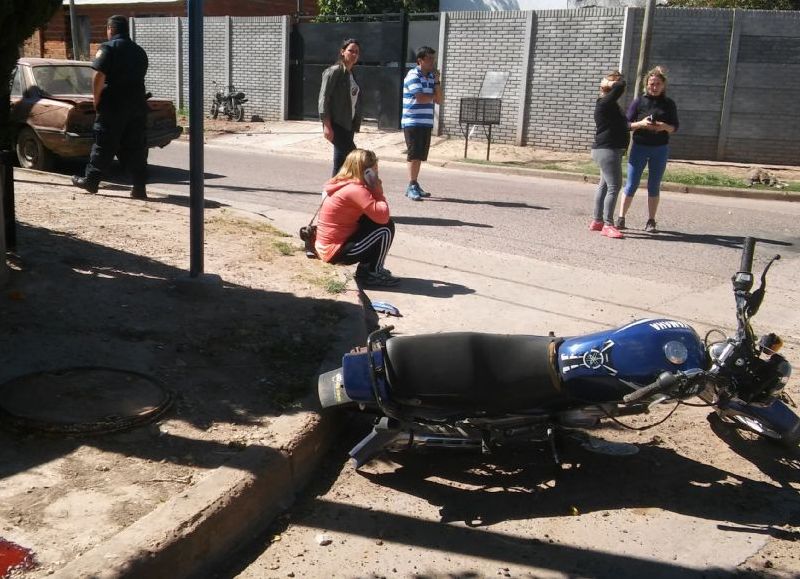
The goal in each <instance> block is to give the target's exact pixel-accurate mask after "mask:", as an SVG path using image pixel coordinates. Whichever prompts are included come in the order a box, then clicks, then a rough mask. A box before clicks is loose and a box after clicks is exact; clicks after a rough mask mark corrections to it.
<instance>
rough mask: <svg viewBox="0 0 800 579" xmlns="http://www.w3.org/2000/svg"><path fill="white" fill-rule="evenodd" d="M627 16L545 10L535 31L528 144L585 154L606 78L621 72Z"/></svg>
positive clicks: (539, 14) (619, 12)
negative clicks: (578, 151)
mask: <svg viewBox="0 0 800 579" xmlns="http://www.w3.org/2000/svg"><path fill="white" fill-rule="evenodd" d="M623 16H624V10H622V9H602V8H590V9H586V10H580V11H577V10H546V11H541V12H537V13H536V15H535V18H534V27H533V48H532V51H533V55H532V58H531V66H530V73H529V74H530V81H529V82H530V90H529V100H528V103H527V105H526V108H527V110H528V122H527V130H526V132H525V143H526V144H528V145H531V146H535V147H543V148H552V149H560V150H584V151H585V150H586V149H587V147H588V146H590V145H591V142H592V140H593V139H594V128H595V127H594V103H595V99H596V98H597V91H598V88H597V87H598V85H599V83H600V79H601V78H602V77H603V75H604V74H605V73H606V72H608V71H610V70H614V69H616V68H618V67H619V60H620V50H621V43H622V29H623Z"/></svg>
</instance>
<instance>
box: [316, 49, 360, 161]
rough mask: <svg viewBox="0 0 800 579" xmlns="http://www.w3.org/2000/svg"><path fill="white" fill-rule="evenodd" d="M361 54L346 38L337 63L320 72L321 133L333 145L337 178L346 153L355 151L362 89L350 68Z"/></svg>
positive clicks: (319, 104)
mask: <svg viewBox="0 0 800 579" xmlns="http://www.w3.org/2000/svg"><path fill="white" fill-rule="evenodd" d="M360 55H361V45H360V44H359V43H358V40H356V39H355V38H348V39H347V40H345V41H344V42H342V45H341V47H340V48H339V60H338V61H337V62H336V64H334V65H333V66H330V67H328V68H327V69H325V72H323V73H322V84H321V86H320V88H319V103H318V107H319V118H320V120H321V121H322V133H323V134H324V135H325V138H326V139H327V140H328V141H330V142H331V143H332V144H333V173H332V175H336V174H337V173H338V172H339V169H340V168H341V166H342V163H344V160H345V158H346V157H347V155H348V153H350V151H352V150H353V149H355V148H356V145H355V143H354V142H353V135H354V134H355V133H357V132H358V131H359V129H360V128H361V89H360V88H359V86H358V84H357V83H356V79H355V77H354V76H353V66H355V64H356V63H357V62H358V57H359V56H360Z"/></svg>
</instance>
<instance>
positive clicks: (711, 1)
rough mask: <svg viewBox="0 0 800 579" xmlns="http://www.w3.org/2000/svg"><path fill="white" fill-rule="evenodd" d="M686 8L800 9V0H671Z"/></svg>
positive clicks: (675, 4) (674, 4) (672, 2)
mask: <svg viewBox="0 0 800 579" xmlns="http://www.w3.org/2000/svg"><path fill="white" fill-rule="evenodd" d="M669 5H670V6H680V7H684V8H740V9H742V10H800V0H670V2H669Z"/></svg>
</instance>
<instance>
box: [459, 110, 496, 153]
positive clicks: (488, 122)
mask: <svg viewBox="0 0 800 579" xmlns="http://www.w3.org/2000/svg"><path fill="white" fill-rule="evenodd" d="M501 104H502V102H501V99H496V98H482V97H466V98H462V99H461V108H460V109H459V112H458V122H459V124H461V125H466V127H467V128H466V131H465V132H464V158H465V159H466V158H467V148H468V147H469V131H470V126H474V125H479V126H482V127H483V130H484V132H485V131H486V127H487V126H488V127H489V132H488V134H487V143H486V160H487V161H488V160H489V150H490V149H491V147H492V125H499V124H500V108H501Z"/></svg>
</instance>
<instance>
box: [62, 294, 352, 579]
mask: <svg viewBox="0 0 800 579" xmlns="http://www.w3.org/2000/svg"><path fill="white" fill-rule="evenodd" d="M346 292H347V294H346V297H345V299H344V300H343V301H346V302H347V303H349V304H350V305H353V306H356V307H354V308H350V311H349V313H348V314H347V315H346V317H345V318H344V319H342V320H341V321H340V322H339V323H338V325H337V328H336V329H335V335H336V336H337V339H336V340H335V342H334V343H333V344H331V346H330V348H329V349H328V352H327V354H326V356H325V358H324V359H323V361H322V363H321V365H320V367H319V370H318V372H324V371H327V370H329V369H331V368H335V367H338V366H339V365H340V363H341V356H342V353H343V352H346V351H348V350H350V349H351V348H352V347H353V346H354V345H360V344H363V343H364V341H365V338H366V333H365V331H364V330H365V324H364V310H363V307H362V299H361V297H360V294H361V292H360V291H359V290H358V289H357V288H356V287H355V282H354V281H353V280H350V281H349V283H348V288H347V290H346ZM343 424H344V420H343V417H342V416H341V414H340V413H337V412H319V403H318V401H317V396H316V389H314V390H313V392H312V393H311V394H309V395H308V396H307V397H306V398H305V399H304V400H303V403H302V410H300V411H299V412H298V413H297V414H295V415H291V416H285V417H284V418H283V419H282V421H281V423H280V425H279V426H278V430H279V432H283V433H284V439H285V440H286V442H285V443H284V444H283V445H282V446H281V447H279V448H269V447H264V446H250V447H248V448H246V449H245V450H243V451H242V452H241V453H239V454H237V455H236V456H235V457H233V458H232V459H231V460H230V461H229V462H228V463H226V464H225V465H222V466H220V467H218V468H216V469H214V470H213V471H212V472H210V473H209V474H208V475H207V476H205V477H204V478H202V479H201V480H200V481H199V482H198V483H197V484H195V485H193V486H192V487H190V488H189V489H187V490H186V491H184V492H181V493H179V494H177V495H174V496H172V497H171V498H170V499H169V500H167V501H166V502H165V503H163V504H162V505H160V506H159V507H158V508H156V509H155V510H154V511H152V512H150V513H149V514H147V515H146V516H144V517H142V518H141V519H139V520H138V521H136V522H135V523H134V524H133V525H131V526H129V527H127V528H125V529H123V530H121V531H120V532H119V533H117V534H116V535H113V536H112V537H109V538H108V539H107V540H106V541H104V542H103V543H101V544H100V545H98V546H96V547H94V548H93V549H91V550H89V551H87V552H85V553H83V554H81V555H80V556H78V557H77V558H76V559H74V560H72V561H70V562H69V563H67V564H66V565H64V566H63V567H61V568H60V569H58V570H56V571H55V572H54V573H53V574H52V575H51V576H52V577H55V578H58V579H73V578H75V577H87V578H93V579H122V578H125V579H131V578H142V579H145V578H146V579H161V578H163V579H180V578H189V577H201V576H207V574H208V570H209V569H214V567H215V566H221V565H223V564H225V563H226V562H228V563H229V562H230V556H231V553H234V552H236V551H237V550H239V549H241V548H242V547H243V546H246V545H247V544H248V543H249V542H250V541H252V540H253V539H254V538H255V537H256V536H257V535H258V534H260V533H263V532H264V531H265V530H266V529H267V528H268V527H269V525H270V524H271V523H272V522H273V521H274V519H275V517H276V516H278V515H279V514H280V513H281V512H284V511H285V510H286V509H287V508H289V507H290V506H291V505H292V504H293V503H294V501H295V500H296V498H297V496H298V495H299V493H300V492H301V491H302V489H303V488H304V487H305V485H306V484H307V483H308V482H309V481H310V480H311V478H312V475H313V473H314V472H315V470H316V469H317V467H318V466H319V464H320V462H321V461H322V459H323V457H324V456H325V455H326V452H327V450H328V448H329V447H330V446H331V445H332V444H333V442H334V441H335V440H336V436H337V433H338V432H339V430H340V429H341V427H342V426H343Z"/></svg>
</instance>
